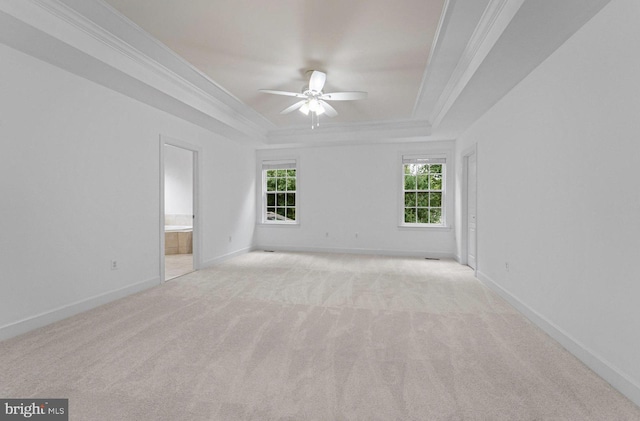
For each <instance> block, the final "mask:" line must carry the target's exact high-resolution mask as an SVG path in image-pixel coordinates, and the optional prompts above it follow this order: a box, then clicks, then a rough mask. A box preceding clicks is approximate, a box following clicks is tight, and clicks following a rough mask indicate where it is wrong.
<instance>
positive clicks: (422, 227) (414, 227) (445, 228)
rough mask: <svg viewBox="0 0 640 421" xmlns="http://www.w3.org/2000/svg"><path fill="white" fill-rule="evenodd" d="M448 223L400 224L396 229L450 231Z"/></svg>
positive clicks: (450, 227)
mask: <svg viewBox="0 0 640 421" xmlns="http://www.w3.org/2000/svg"><path fill="white" fill-rule="evenodd" d="M452 228H453V227H452V226H450V225H422V224H401V225H398V229H399V230H402V231H423V230H427V231H451V229H452Z"/></svg>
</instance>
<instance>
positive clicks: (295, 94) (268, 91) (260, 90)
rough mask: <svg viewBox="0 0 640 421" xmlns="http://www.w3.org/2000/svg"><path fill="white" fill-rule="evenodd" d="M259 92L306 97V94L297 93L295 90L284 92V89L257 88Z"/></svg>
mask: <svg viewBox="0 0 640 421" xmlns="http://www.w3.org/2000/svg"><path fill="white" fill-rule="evenodd" d="M258 91H259V92H262V93H265V94H275V95H284V96H295V97H296V98H306V97H307V96H306V95H304V94H299V93H296V92H286V91H272V90H271V89H258Z"/></svg>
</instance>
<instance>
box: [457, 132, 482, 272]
mask: <svg viewBox="0 0 640 421" xmlns="http://www.w3.org/2000/svg"><path fill="white" fill-rule="evenodd" d="M473 155H475V156H476V186H477V185H478V183H477V179H478V175H477V164H478V147H477V144H474V145H473V146H471V147H470V148H468V149H466V150H464V151H463V153H462V183H461V184H462V191H461V198H460V199H461V201H460V202H461V203H460V205H461V206H460V210H461V221H460V222H461V227H460V263H461V264H463V265H466V264H468V263H469V262H468V256H469V247H468V243H469V238H468V237H469V203H468V197H469V186H468V182H469V158H470V157H472V156H473ZM477 195H478V189H477V188H476V213H477V208H478V206H477V203H478V197H477ZM477 232H478V229H477V222H476V269H475V273H476V274H477V273H478V235H477Z"/></svg>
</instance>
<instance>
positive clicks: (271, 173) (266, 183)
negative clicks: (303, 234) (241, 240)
mask: <svg viewBox="0 0 640 421" xmlns="http://www.w3.org/2000/svg"><path fill="white" fill-rule="evenodd" d="M296 176H297V169H296V162H295V161H263V162H262V179H263V184H262V186H263V187H262V192H263V194H262V197H263V203H264V205H263V212H262V221H263V222H266V223H274V224H278V223H282V224H286V223H295V222H296V188H297V182H296V181H297V178H296Z"/></svg>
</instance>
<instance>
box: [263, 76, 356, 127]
mask: <svg viewBox="0 0 640 421" xmlns="http://www.w3.org/2000/svg"><path fill="white" fill-rule="evenodd" d="M308 73H309V74H310V76H309V85H308V86H305V87H304V88H303V90H302V93H297V92H287V91H274V90H271V89H260V92H264V93H266V94H275V95H284V96H292V97H296V98H300V99H301V101H298V102H296V103H295V104H293V105H291V106H289V107H287V108H285V109H284V110H282V111H281V112H280V114H288V113H290V112H292V111H294V110H300V112H301V113H302V114H304V115H307V116H308V115H309V114H311V128H312V129H314V128H316V127H318V125H319V120H318V117H319V116H321V115H322V114H326V115H327V116H329V117H335V116H336V115H338V112H337V111H336V110H335V108H333V107H332V106H331V105H329V103H327V102H326V101H334V100H335V101H352V100H356V99H364V98H366V97H367V93H366V92H361V91H348V92H331V93H324V92H323V90H322V89H323V88H324V84H325V81H326V79H327V75H326V74H325V73H324V72H320V71H317V70H310V71H309V72H308Z"/></svg>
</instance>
